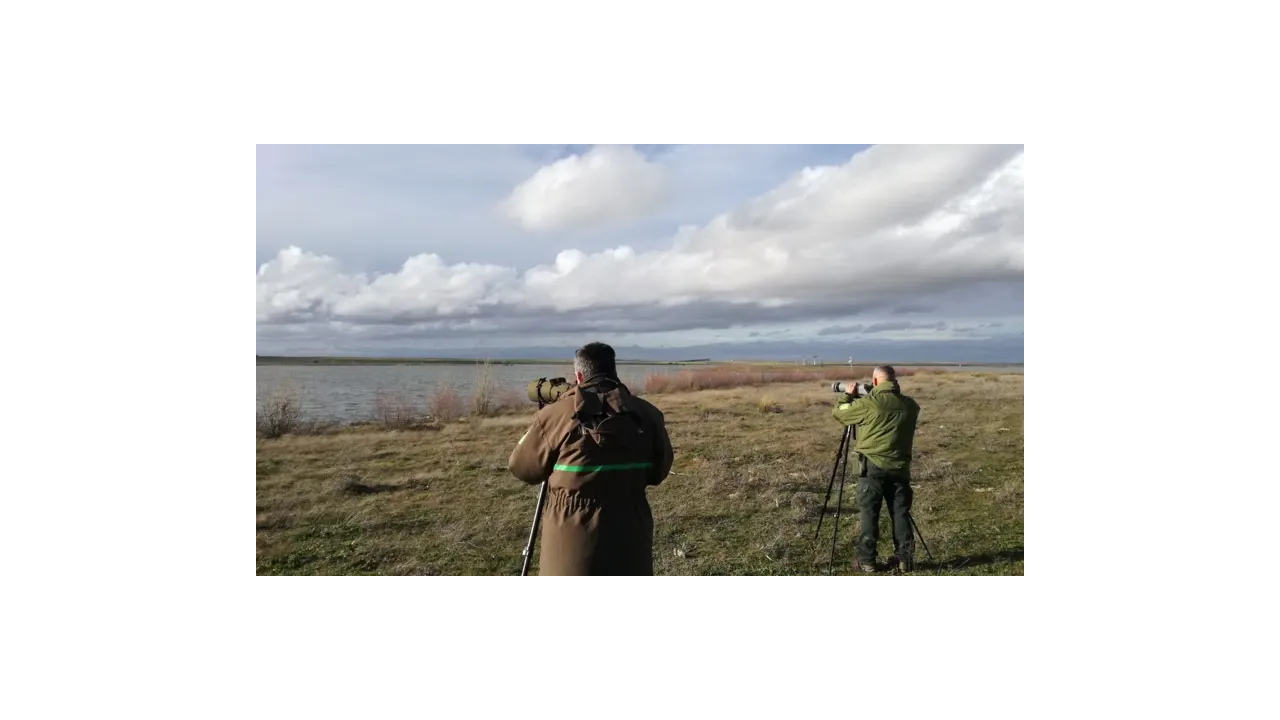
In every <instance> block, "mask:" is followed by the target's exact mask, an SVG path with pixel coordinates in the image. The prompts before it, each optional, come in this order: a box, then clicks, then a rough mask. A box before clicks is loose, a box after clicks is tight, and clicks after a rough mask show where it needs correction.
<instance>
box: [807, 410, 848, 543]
mask: <svg viewBox="0 0 1280 720" xmlns="http://www.w3.org/2000/svg"><path fill="white" fill-rule="evenodd" d="M848 443H849V427H848V426H847V425H846V426H845V429H844V435H842V436H841V437H840V447H839V449H837V450H836V464H835V465H833V466H831V481H830V482H828V483H827V497H826V499H824V500H823V501H822V512H821V513H819V514H818V529H817V530H814V531H813V542H815V543H816V542H818V535H819V534H820V533H822V520H823V519H824V518H825V517H826V515H827V504H828V503H830V502H831V488H833V487H835V484H836V470H838V469H839V468H840V457H841V456H842V455H844V454H845V447H846V446H847V445H848Z"/></svg>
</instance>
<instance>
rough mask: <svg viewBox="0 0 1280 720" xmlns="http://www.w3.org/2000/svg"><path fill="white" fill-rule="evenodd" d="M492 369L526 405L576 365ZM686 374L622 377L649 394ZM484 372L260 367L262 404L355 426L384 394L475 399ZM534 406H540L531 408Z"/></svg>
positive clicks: (628, 370)
mask: <svg viewBox="0 0 1280 720" xmlns="http://www.w3.org/2000/svg"><path fill="white" fill-rule="evenodd" d="M490 369H491V372H492V373H493V377H494V381H495V384H496V386H497V391H498V393H499V394H501V393H503V391H508V390H510V391H515V392H518V393H519V394H520V397H521V398H522V399H523V400H525V401H528V395H527V394H526V390H525V388H526V386H527V385H528V383H529V381H530V380H536V379H538V378H540V377H546V378H553V377H563V378H565V379H567V380H569V381H570V382H572V381H573V363H572V362H566V363H564V364H563V365H493V366H491V368H490ZM683 369H686V368H683V367H680V366H678V365H620V366H618V375H619V377H620V378H621V379H622V382H624V383H626V385H627V387H629V388H631V389H632V390H633V391H636V392H643V391H644V378H645V376H647V375H655V374H658V373H668V372H676V371H679V370H683ZM478 372H479V368H478V367H477V366H475V365H427V364H421V365H259V366H258V399H259V400H261V399H263V398H265V397H268V396H270V395H271V394H273V393H277V392H287V393H290V394H292V395H293V396H295V397H297V398H298V400H299V402H300V404H301V407H302V414H303V416H305V417H306V418H308V419H312V420H333V421H337V422H344V423H345V422H354V421H359V420H368V419H370V418H371V417H373V412H374V405H375V402H376V400H377V396H378V393H379V392H391V393H396V394H397V395H399V396H402V397H405V398H409V399H411V400H413V401H414V402H415V403H416V404H419V405H425V404H426V400H427V397H428V396H429V395H430V394H431V393H432V392H434V391H435V389H436V387H437V386H438V385H440V384H441V383H444V384H446V385H452V386H453V387H454V388H455V389H456V390H457V391H458V392H459V393H461V394H462V396H463V397H464V398H469V397H470V395H471V391H472V389H473V388H474V387H475V381H476V377H477V374H478ZM529 407H530V408H531V409H532V408H534V407H536V406H535V405H534V404H533V403H529Z"/></svg>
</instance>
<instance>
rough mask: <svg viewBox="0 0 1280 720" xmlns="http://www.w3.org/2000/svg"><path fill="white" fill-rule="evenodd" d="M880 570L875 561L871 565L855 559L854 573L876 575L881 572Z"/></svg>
mask: <svg viewBox="0 0 1280 720" xmlns="http://www.w3.org/2000/svg"><path fill="white" fill-rule="evenodd" d="M879 569H880V568H879V567H877V566H876V563H875V561H874V560H872V561H871V562H869V563H864V562H862V561H861V560H859V559H858V558H856V557H855V558H854V559H853V571H854V572H856V573H874V572H877V571H879Z"/></svg>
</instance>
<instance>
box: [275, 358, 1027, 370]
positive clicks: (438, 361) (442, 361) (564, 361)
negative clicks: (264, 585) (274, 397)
mask: <svg viewBox="0 0 1280 720" xmlns="http://www.w3.org/2000/svg"><path fill="white" fill-rule="evenodd" d="M256 358H257V364H258V365H478V364H482V363H484V362H486V359H484V358H414V357H326V356H314V357H312V356H287V355H258V356H256ZM487 362H489V363H490V364H492V365H568V364H571V363H572V362H573V360H572V358H553V359H549V358H501V359H497V358H491V359H488V360H487ZM847 364H848V363H841V362H827V363H819V364H818V365H816V366H815V365H809V364H806V365H804V367H839V366H841V365H847ZM618 365H632V366H635V365H639V366H646V365H647V366H653V365H668V366H670V365H688V366H699V365H702V366H709V365H778V366H796V365H798V363H795V362H788V361H786V360H709V359H696V360H618ZM854 365H858V366H864V365H895V366H901V367H904V368H906V367H1004V368H1019V367H1022V366H1023V363H1015V362H963V363H961V362H936V361H931V362H889V363H885V362H881V361H874V362H873V361H870V360H866V361H863V360H859V361H855V362H854Z"/></svg>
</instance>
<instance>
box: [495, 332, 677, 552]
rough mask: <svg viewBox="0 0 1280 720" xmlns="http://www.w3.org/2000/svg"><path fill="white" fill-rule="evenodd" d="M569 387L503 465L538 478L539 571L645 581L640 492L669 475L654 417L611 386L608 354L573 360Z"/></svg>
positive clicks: (647, 517)
mask: <svg viewBox="0 0 1280 720" xmlns="http://www.w3.org/2000/svg"><path fill="white" fill-rule="evenodd" d="M574 371H575V375H576V377H577V384H576V385H574V386H573V387H572V388H570V389H568V390H566V391H565V392H564V393H563V394H562V395H561V396H560V398H559V399H558V400H556V402H554V403H552V404H550V405H547V406H546V407H544V408H542V409H541V410H539V411H538V412H537V414H535V415H534V416H533V424H532V425H531V426H530V428H529V431H528V432H526V433H525V434H524V437H522V438H520V442H519V443H518V444H517V445H516V448H515V450H514V451H513V452H512V453H511V460H510V462H509V463H508V465H507V467H508V468H509V469H510V470H511V473H512V474H513V475H515V476H516V477H518V478H520V479H521V480H523V481H525V482H527V483H529V484H530V485H537V484H540V483H541V482H543V481H544V480H545V481H547V499H546V505H545V506H544V508H543V512H542V548H541V551H540V552H539V555H538V567H539V574H541V575H652V574H653V515H652V514H651V513H650V511H649V501H648V499H647V498H646V497H645V489H646V488H648V487H649V486H650V485H657V484H659V483H661V482H662V481H663V480H664V479H666V477H667V473H669V472H670V471H671V463H672V461H673V457H674V455H673V452H672V448H671V439H670V437H669V436H668V435H667V428H666V422H665V420H664V419H663V416H662V413H661V412H659V411H658V409H657V408H655V407H654V406H653V405H651V404H650V403H648V402H646V401H644V400H641V399H640V398H638V397H635V396H634V395H632V394H631V392H630V391H629V390H627V388H626V386H625V385H623V384H622V382H621V381H620V380H618V371H617V367H616V365H615V358H614V354H613V348H611V347H609V346H608V345H605V344H603V343H591V344H589V345H586V346H584V347H582V348H580V349H579V350H578V351H577V352H576V353H575V354H574Z"/></svg>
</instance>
